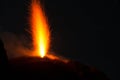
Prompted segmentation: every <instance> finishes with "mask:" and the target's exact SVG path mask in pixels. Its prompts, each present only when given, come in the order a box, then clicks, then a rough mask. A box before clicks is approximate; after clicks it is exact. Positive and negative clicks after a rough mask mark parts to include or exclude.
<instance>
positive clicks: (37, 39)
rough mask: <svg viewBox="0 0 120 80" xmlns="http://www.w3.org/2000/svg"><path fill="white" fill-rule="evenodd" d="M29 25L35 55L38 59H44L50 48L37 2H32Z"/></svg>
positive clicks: (46, 28)
mask: <svg viewBox="0 0 120 80" xmlns="http://www.w3.org/2000/svg"><path fill="white" fill-rule="evenodd" d="M30 24H31V31H32V39H33V47H34V49H35V53H37V55H39V56H40V57H44V56H45V55H46V53H47V52H48V49H49V46H50V31H49V26H48V23H47V19H46V17H45V14H44V12H43V10H42V7H41V6H40V4H39V2H38V0H32V4H31V16H30Z"/></svg>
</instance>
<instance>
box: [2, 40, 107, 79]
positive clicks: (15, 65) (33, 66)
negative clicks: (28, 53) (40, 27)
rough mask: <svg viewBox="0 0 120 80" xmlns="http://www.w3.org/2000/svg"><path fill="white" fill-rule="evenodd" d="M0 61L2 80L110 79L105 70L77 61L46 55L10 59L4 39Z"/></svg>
mask: <svg viewBox="0 0 120 80" xmlns="http://www.w3.org/2000/svg"><path fill="white" fill-rule="evenodd" d="M0 62H1V63H0V66H1V65H2V66H3V67H0V70H1V71H0V73H1V75H0V80H3V79H8V78H9V79H10V80H13V79H15V80H17V79H21V80H24V79H26V80H37V79H38V80H41V79H44V80H48V79H49V80H108V79H107V77H106V76H105V75H104V73H103V72H100V71H98V70H97V69H95V68H93V67H91V66H86V65H84V64H81V63H80V62H77V61H69V62H67V63H66V62H63V61H61V60H51V59H48V58H46V57H45V58H43V59H42V58H40V57H19V58H14V59H11V60H9V61H8V60H7V55H6V51H5V49H4V46H3V43H2V41H0ZM6 64H7V65H6ZM6 66H7V67H6ZM4 67H6V68H4Z"/></svg>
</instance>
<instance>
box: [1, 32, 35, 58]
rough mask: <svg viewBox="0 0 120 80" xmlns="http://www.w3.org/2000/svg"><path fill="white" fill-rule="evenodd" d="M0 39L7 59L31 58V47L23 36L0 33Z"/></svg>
mask: <svg viewBox="0 0 120 80" xmlns="http://www.w3.org/2000/svg"><path fill="white" fill-rule="evenodd" d="M0 39H2V41H3V43H4V47H5V49H6V51H7V56H8V58H9V59H11V58H15V57H20V56H32V52H33V51H32V45H31V43H30V40H29V39H28V38H27V37H26V36H25V35H17V34H14V33H11V32H1V33H0Z"/></svg>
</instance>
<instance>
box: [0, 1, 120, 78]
mask: <svg viewBox="0 0 120 80" xmlns="http://www.w3.org/2000/svg"><path fill="white" fill-rule="evenodd" d="M29 4H30V0H0V27H2V28H0V29H3V31H9V32H14V33H16V34H26V32H25V28H28V27H29V23H28V21H27V20H28V16H29V9H28V7H29ZM42 4H43V6H44V9H45V12H46V15H47V17H48V20H49V24H50V26H51V29H52V50H54V52H56V53H58V54H61V55H63V56H65V57H68V58H72V59H75V60H79V61H81V62H82V63H85V64H89V65H92V66H95V67H97V68H98V69H100V70H103V71H104V72H105V73H106V74H107V75H108V76H109V77H110V78H111V79H113V80H115V77H116V70H115V68H116V66H115V59H114V56H113V55H112V54H111V53H104V37H105V36H104V27H109V26H114V25H116V26H119V24H118V20H117V19H119V17H120V16H119V11H118V10H120V5H119V2H118V0H42ZM113 63H114V64H113ZM113 73H114V74H113Z"/></svg>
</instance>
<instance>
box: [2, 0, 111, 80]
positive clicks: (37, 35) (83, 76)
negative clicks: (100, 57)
mask: <svg viewBox="0 0 120 80" xmlns="http://www.w3.org/2000/svg"><path fill="white" fill-rule="evenodd" d="M30 14H31V15H30V26H31V27H30V29H31V35H32V44H33V48H34V51H33V53H34V56H37V57H33V56H32V57H30V56H27V57H26V56H25V57H23V56H22V57H18V58H14V59H11V60H7V57H6V55H5V54H6V50H5V49H4V46H3V44H2V41H0V52H1V53H2V54H0V73H1V74H2V75H3V76H10V77H9V78H10V79H11V80H12V79H15V80H17V79H18V78H19V79H21V80H24V79H26V80H37V79H38V80H39V79H44V80H59V79H60V80H109V79H108V78H107V77H106V76H105V75H104V74H103V73H101V72H100V71H98V70H97V69H95V68H93V67H91V66H86V65H84V64H81V63H79V62H78V61H73V60H68V59H64V58H63V57H58V56H54V55H53V54H47V53H49V52H48V51H49V47H50V30H49V25H48V22H47V18H46V16H45V13H44V11H43V8H42V7H41V6H40V3H39V1H38V0H32V3H31V5H30ZM38 56H39V57H38ZM43 57H44V58H43ZM7 61H8V62H7ZM66 61H67V62H66ZM3 73H5V74H3ZM3 76H2V77H3ZM5 78H8V77H4V79H5ZM1 79H3V78H1V77H0V80H1Z"/></svg>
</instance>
